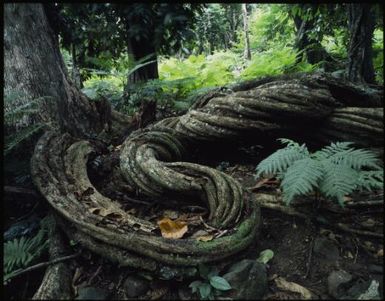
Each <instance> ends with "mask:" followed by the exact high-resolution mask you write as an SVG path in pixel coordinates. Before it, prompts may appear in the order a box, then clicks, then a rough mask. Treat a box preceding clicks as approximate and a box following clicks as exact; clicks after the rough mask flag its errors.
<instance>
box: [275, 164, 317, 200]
mask: <svg viewBox="0 0 385 301" xmlns="http://www.w3.org/2000/svg"><path fill="white" fill-rule="evenodd" d="M322 175H323V167H322V165H321V164H320V163H319V162H318V161H316V160H313V159H311V158H304V159H300V160H297V161H295V162H294V163H293V164H292V165H291V166H290V167H289V168H288V169H287V170H286V173H285V175H284V177H283V179H282V182H281V187H282V191H283V199H284V201H285V203H286V204H289V203H290V202H291V201H292V200H293V198H294V197H295V196H297V195H303V194H307V193H310V192H311V191H312V190H313V189H314V187H317V186H318V181H319V180H320V179H321V178H322Z"/></svg>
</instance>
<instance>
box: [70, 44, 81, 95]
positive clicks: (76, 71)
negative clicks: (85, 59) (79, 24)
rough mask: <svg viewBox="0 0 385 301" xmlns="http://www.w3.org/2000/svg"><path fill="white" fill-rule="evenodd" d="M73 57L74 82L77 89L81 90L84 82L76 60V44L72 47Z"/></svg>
mask: <svg viewBox="0 0 385 301" xmlns="http://www.w3.org/2000/svg"><path fill="white" fill-rule="evenodd" d="M71 56H72V80H73V82H74V84H75V85H76V87H78V88H79V89H82V88H83V81H82V79H81V76H80V70H79V67H78V61H77V59H76V46H75V45H74V44H72V45H71Z"/></svg>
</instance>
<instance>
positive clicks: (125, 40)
mask: <svg viewBox="0 0 385 301" xmlns="http://www.w3.org/2000/svg"><path fill="white" fill-rule="evenodd" d="M202 6H203V5H202V4H168V3H132V4H111V3H92V4H91V3H90V4H88V3H81V4H73V3H71V4H59V5H58V9H59V11H60V15H61V16H62V19H63V20H65V21H64V22H61V23H60V24H58V26H57V27H58V31H59V33H60V34H61V36H62V45H63V47H64V48H66V49H68V50H69V51H71V52H72V58H73V61H74V63H76V64H77V65H78V66H79V67H81V68H97V67H99V66H100V60H98V56H100V55H101V54H103V55H104V58H106V57H107V58H108V57H118V56H119V55H120V54H121V53H122V52H124V51H126V52H128V54H129V55H130V57H132V59H133V60H134V62H136V63H138V62H141V63H143V62H144V61H151V63H148V64H147V65H145V66H143V67H142V68H139V69H137V70H136V71H135V72H133V73H131V74H130V75H129V76H128V80H127V83H128V84H135V83H137V82H142V81H146V80H148V79H155V78H158V64H157V55H158V54H168V55H172V54H175V53H176V52H177V51H178V49H180V48H181V47H182V46H183V43H184V41H186V40H188V39H189V38H191V37H192V36H193V33H192V31H191V27H192V23H193V20H194V18H195V14H194V12H195V11H199V10H200V9H201V8H202ZM52 9H53V6H52V5H51V6H48V10H52ZM52 15H53V14H52ZM52 23H55V20H53V21H52ZM83 79H84V77H83Z"/></svg>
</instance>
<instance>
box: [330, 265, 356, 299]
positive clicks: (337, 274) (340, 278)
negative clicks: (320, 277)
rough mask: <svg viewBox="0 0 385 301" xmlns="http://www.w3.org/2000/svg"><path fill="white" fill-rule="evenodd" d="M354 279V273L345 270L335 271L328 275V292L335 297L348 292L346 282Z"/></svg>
mask: <svg viewBox="0 0 385 301" xmlns="http://www.w3.org/2000/svg"><path fill="white" fill-rule="evenodd" d="M352 279H353V277H352V275H351V274H349V273H348V272H346V271H344V270H339V271H333V272H331V273H330V274H329V277H328V292H329V294H330V295H331V296H333V297H334V298H339V297H341V296H342V295H344V293H345V292H346V291H345V289H344V287H345V286H344V284H347V283H349V282H350V281H351V280H352Z"/></svg>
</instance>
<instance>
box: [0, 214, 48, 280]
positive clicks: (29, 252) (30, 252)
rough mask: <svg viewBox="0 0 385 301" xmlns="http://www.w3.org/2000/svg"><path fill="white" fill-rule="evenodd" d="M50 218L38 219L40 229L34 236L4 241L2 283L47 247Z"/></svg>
mask: <svg viewBox="0 0 385 301" xmlns="http://www.w3.org/2000/svg"><path fill="white" fill-rule="evenodd" d="M50 229H52V220H51V219H50V218H48V217H45V218H43V219H42V220H41V221H40V230H39V231H38V232H37V234H36V235H35V236H34V237H30V238H27V237H25V236H22V237H20V238H15V239H13V240H10V241H7V242H5V243H4V263H3V270H4V280H3V281H4V284H7V283H8V281H9V279H10V278H11V277H12V276H13V275H14V274H15V273H16V272H18V271H19V270H21V269H24V268H26V267H28V266H30V265H31V264H33V263H34V262H35V261H36V260H37V259H38V258H39V257H40V256H41V255H42V254H43V252H44V251H45V250H46V249H47V246H48V239H47V236H48V233H49V231H50Z"/></svg>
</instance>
